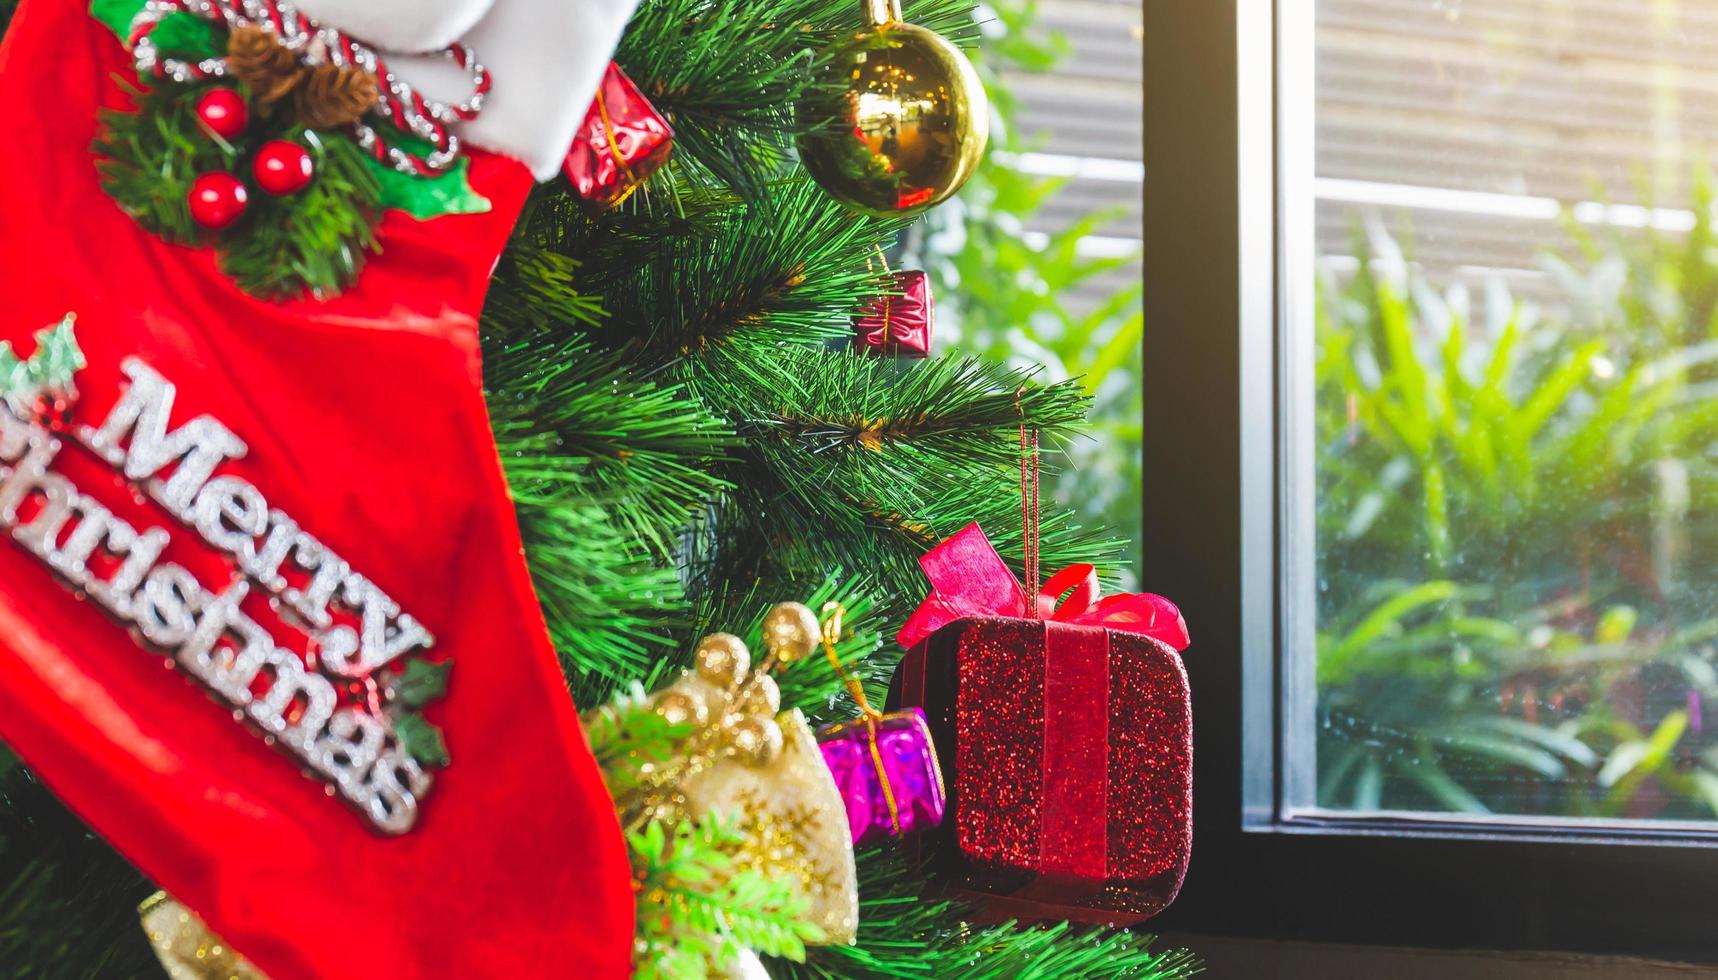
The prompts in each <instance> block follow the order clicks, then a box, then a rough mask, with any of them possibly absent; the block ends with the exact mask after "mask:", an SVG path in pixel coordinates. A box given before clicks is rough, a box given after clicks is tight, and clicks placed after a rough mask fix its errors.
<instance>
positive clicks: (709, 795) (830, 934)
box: [684, 710, 859, 945]
mask: <svg viewBox="0 0 1718 980" xmlns="http://www.w3.org/2000/svg"><path fill="white" fill-rule="evenodd" d="M775 724H776V726H777V728H778V729H779V731H780V732H781V735H782V741H783V745H782V750H781V753H780V757H779V758H778V759H776V761H775V762H774V763H773V764H771V765H768V766H765V767H763V768H753V767H751V766H746V765H741V764H740V762H739V760H737V759H731V758H730V759H724V760H722V761H721V762H718V763H717V764H716V765H714V766H712V767H710V768H709V769H706V770H703V771H701V772H699V773H697V774H695V775H693V776H692V777H690V778H689V779H688V780H687V781H686V783H685V786H684V792H685V808H686V812H688V813H725V814H730V815H732V817H733V818H734V819H735V820H736V824H735V828H736V829H737V830H738V831H739V832H740V833H741V834H742V835H743V837H744V840H745V843H743V844H741V845H740V847H739V849H738V851H737V852H736V853H735V855H734V858H735V865H736V867H744V868H753V869H756V870H758V871H760V872H762V873H763V874H765V875H768V876H770V877H771V878H774V879H778V880H781V881H785V882H788V883H789V884H790V886H791V887H792V889H793V891H794V894H795V895H796V896H798V897H800V898H803V899H805V901H806V902H807V908H806V912H805V918H806V920H807V921H810V922H813V923H816V924H817V927H818V928H819V929H821V930H823V934H824V935H823V939H822V941H821V942H822V943H823V944H835V945H846V944H848V943H851V942H853V940H854V938H855V936H856V930H857V928H858V925H859V885H858V878H857V874H856V870H855V867H854V864H853V835H852V831H851V830H850V829H849V828H848V825H847V805H846V803H845V802H844V801H843V800H842V797H841V790H840V789H839V788H837V787H836V785H835V777H834V776H832V775H830V773H829V764H828V763H826V762H824V761H823V751H822V750H821V749H819V748H818V745H817V737H816V736H815V735H814V734H812V731H811V726H810V725H809V724H807V723H806V721H805V715H803V714H801V713H800V712H799V711H797V710H789V711H784V712H782V713H781V714H779V715H777V716H776V719H775Z"/></svg>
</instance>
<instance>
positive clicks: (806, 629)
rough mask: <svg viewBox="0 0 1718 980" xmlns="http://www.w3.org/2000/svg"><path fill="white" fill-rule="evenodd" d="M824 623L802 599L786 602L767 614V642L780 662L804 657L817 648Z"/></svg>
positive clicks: (786, 662) (765, 637) (771, 653)
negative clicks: (818, 619)
mask: <svg viewBox="0 0 1718 980" xmlns="http://www.w3.org/2000/svg"><path fill="white" fill-rule="evenodd" d="M822 636H823V626H822V624H820V623H818V621H817V614H816V613H814V612H812V611H811V608H810V607H809V606H807V605H806V604H805V603H803V602H784V603H781V604H780V605H778V606H776V607H775V608H774V609H771V610H770V611H769V615H767V616H765V617H764V646H766V647H768V648H769V652H770V656H771V657H773V658H775V660H776V661H777V662H778V663H784V664H791V663H793V662H795V661H797V660H803V659H804V658H805V655H806V654H808V653H810V652H811V651H813V650H815V649H817V644H818V642H819V640H820V639H821V638H822Z"/></svg>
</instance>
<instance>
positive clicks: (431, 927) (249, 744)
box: [0, 0, 633, 980]
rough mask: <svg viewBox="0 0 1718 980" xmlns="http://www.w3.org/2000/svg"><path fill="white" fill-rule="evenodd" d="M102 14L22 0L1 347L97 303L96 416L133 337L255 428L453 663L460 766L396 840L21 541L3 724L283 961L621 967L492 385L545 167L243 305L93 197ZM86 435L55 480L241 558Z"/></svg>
mask: <svg viewBox="0 0 1718 980" xmlns="http://www.w3.org/2000/svg"><path fill="white" fill-rule="evenodd" d="M86 8H87V3H86V2H84V0H25V2H24V4H23V7H22V9H21V10H20V12H19V13H18V14H17V16H16V19H15V20H14V22H13V24H12V27H11V29H10V31H9V33H8V34H7V37H6V41H5V45H4V47H3V48H0V103H3V104H4V105H6V106H7V107H8V110H9V112H10V114H11V117H12V118H11V122H10V125H9V127H8V136H7V139H6V141H5V143H4V145H3V147H0V194H3V195H4V200H3V201H0V269H4V270H5V302H4V304H3V307H0V308H3V310H4V312H3V313H0V339H4V340H9V341H11V342H12V343H13V344H14V345H15V346H17V347H18V348H19V350H20V353H26V354H27V353H28V351H29V350H30V349H31V347H32V341H31V339H30V338H31V337H32V335H33V334H34V332H35V331H36V330H38V329H39V328H41V327H43V326H45V325H48V324H51V323H54V322H56V321H58V320H59V319H60V318H61V317H62V316H63V315H65V314H66V313H67V312H68V311H70V312H75V313H76V314H77V316H78V320H77V331H78V336H79V339H80V341H81V342H82V344H83V346H84V348H85V350H86V352H87V354H88V356H89V360H90V365H89V367H88V369H87V370H85V371H84V372H82V373H81V374H80V376H79V386H80V389H81V391H82V400H81V402H80V403H79V405H78V407H77V415H76V419H75V421H78V422H86V423H87V422H98V421H99V420H101V419H102V418H104V417H105V416H106V413H107V411H108V409H109V408H111V407H112V405H113V404H114V402H115V401H116V400H117V398H118V397H119V396H120V394H121V393H122V391H123V385H122V379H121V374H120V370H119V364H120V362H121V360H122V359H124V358H126V357H128V356H136V357H139V358H141V359H142V360H143V361H145V362H146V363H148V364H149V365H150V366H151V367H152V368H154V369H155V370H156V371H158V372H160V373H161V374H163V375H165V376H166V377H167V378H168V380H170V381H172V382H174V383H175V384H176V385H177V386H178V399H177V402H176V405H175V409H174V412H173V417H172V419H171V425H173V426H178V425H180V424H182V423H183V422H184V421H185V420H187V419H189V418H192V417H193V416H195V415H199V414H204V413H207V414H210V415H213V416H214V417H215V418H217V419H219V420H220V421H221V422H222V423H224V424H225V425H226V426H227V427H229V428H230V429H232V430H233V431H234V432H235V433H237V435H238V436H239V437H240V438H242V439H243V440H245V441H246V442H247V443H248V444H249V447H250V451H249V454H248V455H246V456H245V457H244V458H243V459H241V460H237V461H230V462H228V463H225V464H223V467H222V469H221V470H220V471H219V472H221V473H230V474H232V475H234V476H238V477H241V478H243V479H244V480H246V481H248V482H250V483H251V484H253V485H255V486H256V487H257V488H258V489H260V490H261V491H262V492H263V493H264V494H265V495H266V496H267V497H268V499H269V502H270V503H271V504H272V505H273V506H274V507H276V508H278V509H280V510H282V511H285V512H286V513H288V514H290V515H291V516H292V517H293V518H294V519H296V520H297V522H298V523H299V525H300V526H302V527H303V528H304V529H305V530H307V531H309V532H310V533H312V534H314V535H316V536H317V537H318V538H320V539H321V540H322V541H323V542H325V543H326V544H327V545H328V546H329V547H330V548H332V549H333V550H334V551H336V552H338V553H339V554H340V555H341V556H342V557H344V558H345V559H346V560H348V561H349V562H350V563H351V565H352V567H353V568H354V569H356V570H358V571H360V572H362V573H363V574H365V575H366V576H368V577H369V578H370V579H371V580H372V581H374V582H375V583H376V584H377V585H379V586H381V587H382V588H383V589H384V590H386V591H387V592H388V593H389V594H390V595H392V596H393V597H394V598H396V599H398V600H399V602H400V603H401V605H402V606H404V607H405V609H406V610H407V611H409V612H411V613H412V614H413V615H415V616H416V617H417V618H418V619H420V620H421V621H423V623H424V625H425V626H426V627H427V628H428V629H429V630H430V631H431V632H432V633H434V634H435V636H436V639H437V643H436V646H435V649H434V650H433V651H432V653H431V657H432V659H436V660H440V659H444V658H451V659H452V661H453V663H454V668H453V672H452V675H451V684H450V687H449V691H448V694H447V696H446V698H445V699H444V700H442V701H440V702H438V703H436V704H433V705H432V706H431V707H430V708H429V709H428V712H427V713H428V716H429V718H430V720H432V721H433V722H435V723H436V724H438V725H440V726H441V727H442V728H443V730H444V731H445V732H446V736H447V743H448V747H449V751H450V753H451V755H452V758H453V763H452V765H451V766H450V767H449V768H447V769H444V770H439V771H437V772H436V781H435V785H434V787H433V788H432V789H431V791H430V792H429V793H428V794H427V796H426V798H425V800H424V801H423V803H422V809H421V812H420V816H419V820H418V823H417V826H416V827H415V828H414V829H413V830H411V831H410V832H409V833H407V834H405V835H404V836H401V837H397V838H388V837H383V836H381V835H379V834H378V833H376V832H375V831H373V830H371V829H369V827H368V825H367V824H366V823H365V821H364V820H362V819H361V818H360V817H358V816H357V815H355V814H354V813H353V812H352V811H351V810H349V809H348V808H347V807H346V806H345V805H344V804H343V803H342V802H341V801H339V800H338V799H333V798H330V797H329V796H328V795H326V794H325V793H324V791H323V788H322V786H321V785H320V784H318V783H316V782H313V781H312V780H310V779H307V778H305V777H304V776H303V775H301V774H300V772H299V767H298V766H297V765H296V764H295V763H294V761H293V760H292V759H291V758H290V757H288V756H287V755H285V754H284V753H282V752H280V751H278V750H276V749H274V748H271V747H270V746H268V745H266V744H265V743H264V742H263V741H262V739H260V738H259V737H258V736H257V735H256V734H254V733H253V732H252V731H250V730H247V728H246V727H245V726H244V725H241V724H239V723H236V722H235V721H234V720H233V718H232V716H231V713H230V710H229V709H227V708H226V707H224V706H223V705H220V704H218V703H216V702H214V701H212V700H211V699H210V698H209V697H208V696H206V695H205V694H204V693H202V692H201V691H200V690H199V689H197V688H196V687H194V686H193V685H192V684H191V683H189V682H187V681H186V680H185V679H183V678H182V676H181V675H179V674H177V673H175V672H173V671H170V670H164V669H163V663H164V662H165V658H164V657H162V656H161V655H159V654H157V653H154V652H150V651H147V650H145V649H144V648H143V647H142V646H140V645H139V642H138V641H136V640H134V639H133V637H132V636H130V635H128V633H127V632H126V631H125V630H124V629H123V628H121V627H120V626H119V625H118V624H116V623H115V622H114V621H113V620H111V619H108V618H106V617H105V616H104V615H103V613H102V612H101V610H100V609H99V608H98V607H97V606H96V605H95V604H94V603H91V602H87V601H80V600H79V599H77V598H75V597H74V596H73V594H72V593H71V592H70V591H69V590H68V589H67V588H66V587H65V586H64V585H63V584H62V583H61V582H59V581H56V580H55V578H54V577H53V576H52V575H51V574H50V573H49V571H48V570H47V568H46V567H45V566H44V565H43V564H42V563H40V562H39V561H37V559H36V558H35V557H34V556H32V555H30V554H28V553H27V552H25V551H24V550H23V549H22V548H21V547H18V546H16V545H15V544H14V543H13V542H11V541H9V540H0V739H3V740H4V741H5V742H6V743H8V744H10V745H11V746H13V747H14V748H15V749H16V750H17V751H18V753H19V754H20V755H21V756H22V757H23V758H24V759H25V761H27V762H28V763H29V764H30V765H31V766H32V767H34V768H35V769H36V770H37V771H38V772H39V773H40V775H41V776H42V778H43V779H44V780H46V782H47V783H48V784H49V785H50V786H51V787H52V788H53V789H54V791H55V792H56V793H58V794H59V795H60V796H61V797H62V798H63V799H64V800H65V801H66V802H67V803H68V804H69V805H70V806H71V807H72V808H73V809H74V810H75V811H76V812H77V813H78V814H79V815H80V816H82V817H83V818H84V819H85V820H87V821H88V822H89V823H90V825H91V826H92V827H94V828H95V829H96V831H97V832H99V833H100V834H102V835H103V836H104V837H105V838H107V839H108V840H109V841H111V842H112V843H113V844H114V846H116V847H117V848H118V849H119V850H120V851H121V852H123V853H124V854H125V855H126V856H127V857H128V858H130V859H131V860H132V861H134V862H135V863H136V864H137V865H138V866H139V867H140V868H141V869H142V870H143V871H144V872H145V873H147V874H148V875H149V876H150V877H151V878H153V879H154V880H155V881H157V882H158V883H160V885H161V886H162V887H163V888H165V889H167V890H168V891H169V892H171V893H172V894H173V895H175V896H176V897H178V898H179V899H180V900H182V901H184V902H185V903H186V904H187V905H189V906H190V907H191V908H192V909H194V910H195V911H196V912H197V913H198V914H200V915H201V916H203V917H204V918H205V919H206V921H207V922H208V924H209V925H210V926H211V927H212V928H213V929H214V930H215V931H216V932H217V933H219V934H220V935H222V936H223V937H224V938H225V939H226V940H227V941H228V942H230V943H231V944H232V945H233V946H234V947H235V948H236V949H238V950H239V951H241V952H242V953H244V954H245V955H246V956H248V957H250V958H251V959H252V960H253V961H254V962H255V963H256V964H257V965H258V966H259V967H260V968H261V969H263V970H264V971H266V972H267V973H269V974H270V975H271V976H272V977H273V978H275V980H292V978H298V977H322V978H338V977H367V978H375V977H390V978H416V977H489V976H497V977H500V976H541V975H543V971H544V970H545V969H554V970H562V971H567V973H566V975H572V974H574V973H576V974H577V975H578V976H587V977H619V976H625V975H626V974H627V972H628V959H629V950H630V946H631V939H632V921H633V908H632V901H631V896H630V891H629V874H628V867H627V859H626V853H625V847H624V844H623V841H622V837H621V834H620V831H619V827H618V826H617V822H616V818H615V815H614V812H613V808H612V805H611V803H610V800H609V798H608V795H607V793H606V792H605V790H604V788H603V785H602V782H601V779H600V776H599V773H598V770H597V767H596V765H595V763H594V761H593V760H592V758H591V756H590V753H589V751H588V749H587V747H586V746H585V744H584V741H583V739H582V736H581V734H580V731H579V727H578V719H577V716H576V713H575V710H574V706H573V705H572V703H571V701H570V700H569V698H568V697H567V694H566V688H565V685H564V682H563V680H562V678H561V676H560V673H559V670H558V669H557V667H556V663H555V659H554V656H553V651H552V650H551V648H550V644H549V640H548V636H547V633H546V631H545V629H544V626H543V622H542V619H541V615H540V612H539V610H538V607H537V604H536V601H535V598H534V596H533V593H532V589H531V584H530V579H529V576H528V573H527V570H526V567H525V564H524V561H523V559H522V557H521V545H520V539H519V535H518V531H517V528H516V526H515V523H514V518H513V511H512V506H511V503H510V501H509V498H508V491H507V487H506V485H505V483H504V480H503V476H502V473H501V469H500V466H499V462H498V460H497V458H496V452H495V447H494V444H493V442H492V439H491V436H490V431H489V426H488V423H487V418H486V415H485V409H484V403H483V399H482V395H481V391H480V386H479V382H480V364H479V350H478V342H477V316H478V311H479V308H480V306H481V303H482V299H483V295H484V292H485V289H486V284H487V279H488V275H489V272H490V270H491V268H492V267H493V264H494V260H495V257H496V256H497V254H498V253H499V251H500V249H501V248H502V246H503V244H504V243H505V240H506V236H507V234H508V231H509V229H510V227H511V225H512V222H513V220H514V218H515V216H516V214H517V212H518V209H519V208H520V207H521V205H522V203H523V199H524V195H525V194H526V192H527V191H528V189H529V176H528V174H527V173H526V171H525V169H524V167H522V166H520V165H518V164H517V163H514V162H511V161H507V160H503V159H499V158H496V157H492V156H485V155H482V154H477V155H475V157H474V160H473V167H472V180H473V183H474V185H475V186H476V187H477V189H478V190H479V191H480V192H482V193H484V194H486V195H487V196H488V197H489V198H490V200H491V201H492V202H493V203H494V210H493V211H492V212H491V213H489V214H486V215H479V216H458V217H447V218H441V219H437V220H435V221H431V222H426V223H418V222H415V221H412V220H410V219H408V218H407V217H405V216H404V215H400V214H391V215H389V216H388V218H387V219H386V221H385V223H384V225H383V228H382V241H383V244H384V247H385V249H386V251H385V254H383V255H381V256H379V257H374V258H372V259H371V261H370V263H369V266H368V267H367V268H366V269H365V271H364V273H363V276H362V278H361V280H360V281H359V283H358V285H357V287H356V288H354V289H353V290H351V291H350V292H348V293H347V294H345V295H343V296H341V297H339V298H338V299H335V300H333V301H331V302H327V303H320V302H316V301H313V300H309V299H306V300H300V301H295V302H292V303H289V304H286V305H284V306H280V305H273V304H270V303H266V302H262V301H259V300H257V299H254V298H251V297H249V296H247V295H245V294H243V293H241V292H240V291H239V290H238V289H237V288H236V287H234V286H233V284H232V283H231V282H230V281H229V280H227V279H226V278H225V277H224V276H222V275H221V274H220V273H219V272H218V271H217V270H216V269H215V267H214V261H213V259H214V257H213V254H212V253H211V252H210V251H208V250H198V249H188V248H182V247H176V246H171V245H167V244H165V243H163V242H162V241H160V240H159V239H157V238H155V237H153V236H151V235H150V234H148V233H147V232H145V231H144V230H143V229H141V228H140V227H138V226H137V225H136V224H135V223H134V222H133V221H132V220H131V219H130V218H129V217H127V216H126V215H125V214H123V213H121V211H120V210H119V208H118V207H116V206H115V205H114V204H113V202H112V201H111V200H109V199H108V198H107V196H106V195H105V194H104V193H103V192H102V190H101V189H100V187H99V186H98V183H97V179H96V170H95V161H94V159H93V158H92V156H91V154H90V152H89V146H90V142H91V139H92V137H93V136H94V133H95V127H96V112H97V107H98V106H99V105H117V104H121V101H122V96H121V94H120V93H121V90H120V86H119V82H118V79H119V78H134V77H135V75H134V73H133V72H132V70H131V68H130V66H129V63H128V58H127V56H126V54H125V53H124V52H123V51H122V49H121V47H120V45H119V44H118V43H117V42H116V41H115V40H114V39H113V37H112V35H111V34H109V33H108V32H107V31H106V29H105V28H103V27H101V26H100V25H98V24H97V23H96V22H95V21H94V20H93V19H92V18H91V17H90V16H89V15H88V13H87V10H86ZM495 67H496V69H497V71H500V70H503V68H504V66H500V65H497V66H495ZM65 442H66V446H65V449H64V450H63V451H62V452H61V454H60V460H59V461H58V462H57V463H56V464H55V469H56V471H58V472H61V473H64V474H65V475H66V476H68V477H69V478H71V479H72V480H73V481H74V482H75V483H76V484H77V485H78V486H79V487H80V489H82V490H84V491H86V492H88V493H89V495H90V496H92V497H95V498H97V499H98V500H100V502H101V503H103V504H105V505H106V506H108V507H109V508H110V509H111V510H113V511H114V512H115V513H116V514H117V515H119V516H120V517H123V518H125V519H126V520H128V521H131V522H132V523H134V524H135V525H137V526H139V527H142V526H160V527H165V528H167V529H169V530H170V531H171V532H172V534H173V544H172V545H171V546H170V548H169V550H168V552H167V555H166V559H167V560H169V561H174V562H177V563H179V564H181V565H183V566H185V567H186V568H187V569H189V570H190V571H192V572H193V573H194V574H196V575H197V577H198V578H199V579H200V580H201V581H202V582H204V583H216V584H219V583H224V582H225V581H227V580H228V579H229V578H230V577H231V575H232V568H231V565H230V563H229V561H228V559H226V558H225V557H224V556H222V555H221V554H219V553H217V552H215V551H213V550H212V549H210V548H208V547H207V546H206V545H205V544H204V543H203V542H202V540H201V539H200V538H199V537H198V536H197V535H196V534H195V533H194V532H191V531H190V530H188V529H185V528H182V527H180V526H178V525H177V524H176V523H175V522H174V521H173V520H172V519H171V518H169V517H167V516H166V515H165V513H164V512H162V511H161V510H160V509H159V508H158V507H156V506H155V505H154V504H152V503H148V502H145V498H144V497H143V496H142V495H141V494H136V493H134V492H133V491H132V490H131V489H130V488H127V487H125V486H124V485H123V484H121V483H120V478H119V476H118V475H117V474H116V473H115V472H114V471H113V470H112V469H111V468H109V467H107V466H106V465H105V464H103V463H100V462H98V461H97V460H96V459H95V457H94V456H93V455H91V454H90V453H88V452H87V451H86V450H84V449H83V448H82V447H80V446H77V445H75V444H74V443H73V441H72V440H70V439H67V440H65ZM263 612H266V608H265V609H264V610H263ZM257 618H259V619H262V618H263V615H262V614H261V613H259V614H258V617H257ZM285 637H286V634H284V633H283V634H282V635H281V638H280V639H279V642H280V643H281V644H282V645H283V646H286V645H289V643H290V642H291V641H289V640H287V639H286V638H285ZM302 646H303V643H302V639H300V640H298V641H297V645H296V646H294V647H293V648H294V649H298V650H302ZM545 964H557V966H556V967H553V968H549V967H546V966H545Z"/></svg>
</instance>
